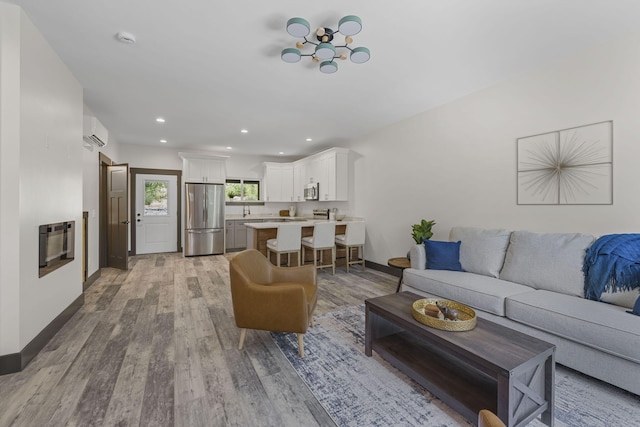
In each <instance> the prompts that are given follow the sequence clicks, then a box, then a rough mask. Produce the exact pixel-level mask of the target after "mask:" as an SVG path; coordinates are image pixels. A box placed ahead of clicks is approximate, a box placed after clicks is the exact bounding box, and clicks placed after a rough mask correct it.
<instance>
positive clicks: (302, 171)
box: [293, 159, 309, 202]
mask: <svg viewBox="0 0 640 427" xmlns="http://www.w3.org/2000/svg"><path fill="white" fill-rule="evenodd" d="M307 166H308V162H307V161H306V159H302V160H298V161H297V162H293V201H294V202H304V187H305V185H306V184H307V183H308V182H309V179H308V171H307Z"/></svg>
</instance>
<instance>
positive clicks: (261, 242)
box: [246, 219, 356, 265]
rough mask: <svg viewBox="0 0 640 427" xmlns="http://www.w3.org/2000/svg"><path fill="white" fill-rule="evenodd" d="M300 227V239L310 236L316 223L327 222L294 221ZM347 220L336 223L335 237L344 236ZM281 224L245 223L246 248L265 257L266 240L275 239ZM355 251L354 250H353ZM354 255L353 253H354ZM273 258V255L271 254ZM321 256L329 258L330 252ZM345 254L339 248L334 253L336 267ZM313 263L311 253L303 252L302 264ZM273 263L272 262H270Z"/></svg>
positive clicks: (284, 260) (294, 261)
mask: <svg viewBox="0 0 640 427" xmlns="http://www.w3.org/2000/svg"><path fill="white" fill-rule="evenodd" d="M296 222H297V223H299V224H300V225H301V226H302V237H307V236H312V235H313V228H314V226H315V225H316V224H317V223H318V222H327V220H326V219H322V220H317V219H310V220H306V221H305V220H303V221H296ZM348 223H349V220H345V221H336V235H337V234H344V232H345V230H346V228H347V224H348ZM280 224H282V222H257V223H247V224H246V227H247V247H248V248H253V249H257V250H259V251H260V252H262V253H263V254H264V255H265V256H266V255H267V240H269V239H275V238H276V236H277V234H278V226H279V225H280ZM353 250H354V251H355V250H356V248H353ZM354 254H355V252H354ZM272 256H275V254H272ZM323 256H329V257H330V256H331V251H327V253H326V254H323ZM345 256H346V253H345V250H344V248H340V249H339V250H337V251H336V265H343V264H344V259H345ZM294 258H295V257H291V262H292V264H293V265H295V264H296V263H297V259H294ZM286 261H287V256H286V255H282V262H283V263H286ZM307 261H313V251H311V250H308V251H305V259H304V260H303V262H307ZM272 262H273V261H272ZM281 265H283V264H281Z"/></svg>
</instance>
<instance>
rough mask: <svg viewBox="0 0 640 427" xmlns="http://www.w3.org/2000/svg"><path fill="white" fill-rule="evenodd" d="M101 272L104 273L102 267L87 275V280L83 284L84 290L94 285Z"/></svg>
mask: <svg viewBox="0 0 640 427" xmlns="http://www.w3.org/2000/svg"><path fill="white" fill-rule="evenodd" d="M101 274H102V269H100V268H99V269H98V270H97V271H96V272H95V273H93V274H92V275H91V276H89V277H87V280H85V281H84V283H83V284H82V292H84V291H86V290H87V289H89V286H91V285H93V283H94V282H95V281H96V280H98V279H99V278H100V275H101Z"/></svg>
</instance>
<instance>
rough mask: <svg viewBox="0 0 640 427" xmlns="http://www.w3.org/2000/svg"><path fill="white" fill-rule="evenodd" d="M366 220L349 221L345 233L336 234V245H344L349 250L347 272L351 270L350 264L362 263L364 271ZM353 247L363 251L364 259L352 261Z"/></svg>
mask: <svg viewBox="0 0 640 427" xmlns="http://www.w3.org/2000/svg"><path fill="white" fill-rule="evenodd" d="M364 230H365V228H364V221H354V222H348V223H347V227H346V230H345V232H344V234H338V235H337V236H336V240H335V243H336V246H343V247H345V248H346V250H347V273H348V272H349V265H352V264H360V263H362V271H364ZM351 248H356V249H357V250H360V251H361V253H362V260H360V259H358V258H357V256H356V260H355V261H352V260H351V259H350V255H351Z"/></svg>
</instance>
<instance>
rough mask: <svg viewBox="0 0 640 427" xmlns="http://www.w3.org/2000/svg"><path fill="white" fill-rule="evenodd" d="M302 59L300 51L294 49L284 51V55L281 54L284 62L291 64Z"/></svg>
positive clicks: (289, 48)
mask: <svg viewBox="0 0 640 427" xmlns="http://www.w3.org/2000/svg"><path fill="white" fill-rule="evenodd" d="M301 57H302V56H301V55H300V51H299V50H298V49H296V48H293V47H288V48H286V49H282V53H281V54H280V58H282V60H283V61H284V62H288V63H290V64H293V63H295V62H298V61H300V58H301Z"/></svg>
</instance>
